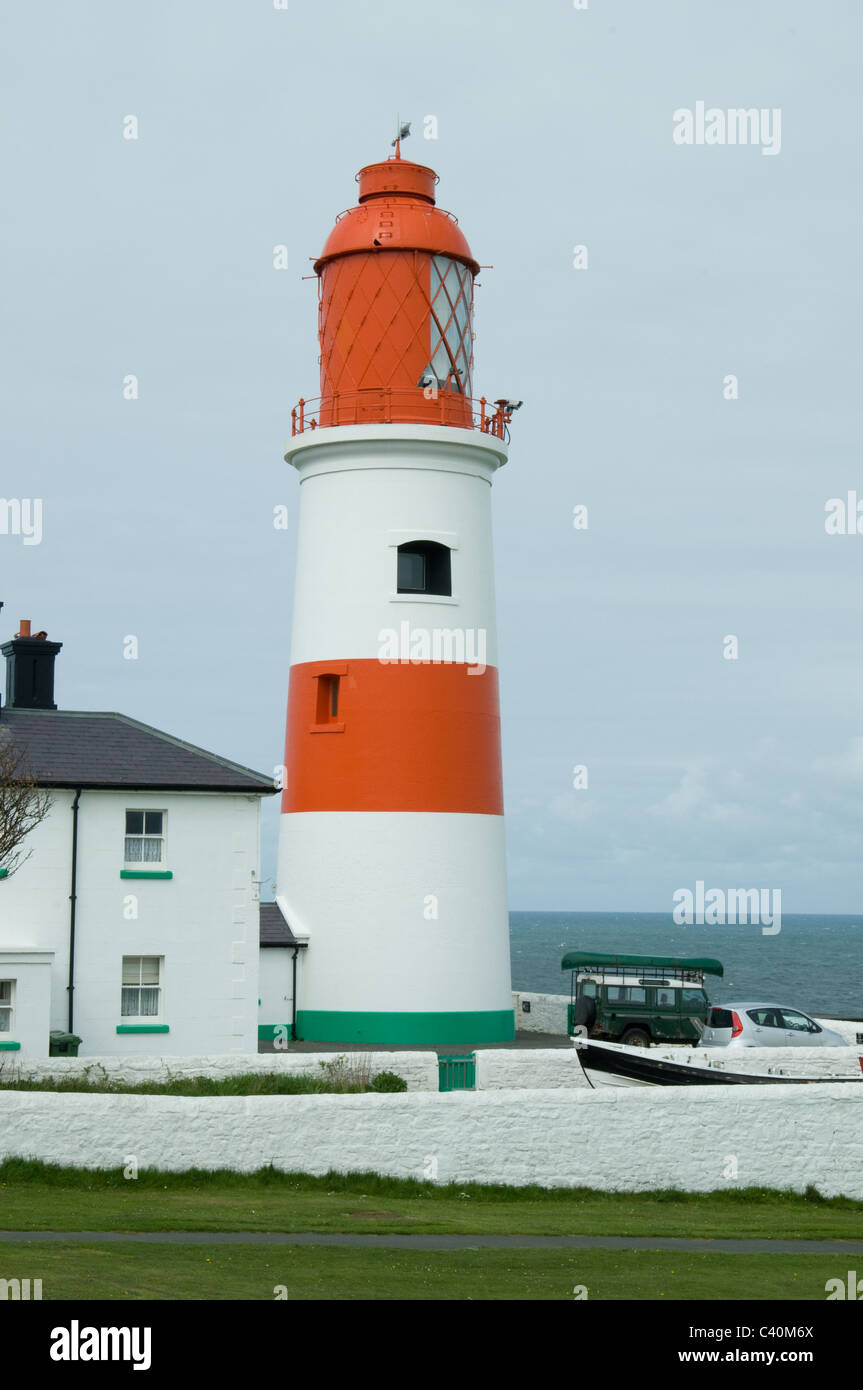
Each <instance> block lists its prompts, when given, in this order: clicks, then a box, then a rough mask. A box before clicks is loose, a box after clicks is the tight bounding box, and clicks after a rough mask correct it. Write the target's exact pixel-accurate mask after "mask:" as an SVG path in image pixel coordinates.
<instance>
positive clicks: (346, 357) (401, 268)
mask: <svg viewBox="0 0 863 1390" xmlns="http://www.w3.org/2000/svg"><path fill="white" fill-rule="evenodd" d="M357 182H358V184H359V190H360V191H359V202H358V204H357V206H356V207H352V208H348V210H347V211H346V212H343V213H341V214H340V215H339V216H338V217H337V218H336V224H335V226H334V227H333V230H332V231H331V233H330V235H329V237H328V238H327V242H326V245H325V246H324V249H323V251H322V252H321V255H320V257H319V258H318V260H316V261H315V271H316V273H317V275H318V284H319V314H318V337H319V341H320V350H321V358H320V361H321V397H320V401H319V402H316V403H312V402H305V401H301V402H300V404H299V406H298V408H297V410H295V412H294V415H293V432H294V433H295V434H296V433H299V432H302V431H303V430H305V429H308V428H316V427H319V426H320V427H326V426H331V425H358V424H380V423H390V422H392V423H415V424H436V425H455V426H460V427H461V428H463V429H472V428H475V427H476V428H479V429H482V430H485V431H487V432H489V433H493V434H496V435H499V436H502V434H503V428H504V421H505V419H508V418H509V417H508V412H505V411H504V408H503V403H498V408H497V409H496V410H495V408H494V407H492V408H491V409H490V410H487V409H486V403H485V400H484V399H483V400H481V401H477V402H474V401H473V400H472V382H471V375H472V370H473V336H474V335H473V282H474V276H475V275H476V274H477V273H478V271H479V265H478V264H477V262H476V260H475V259H474V256H473V253H472V252H471V249H470V247H469V246H468V244H467V241H466V239H465V236H464V234H463V232H462V231H461V229H460V228H459V225H458V222H457V220H456V218H455V217H454V216H453V214H452V213H450V212H445V211H444V210H443V209H442V208H439V207H437V206H436V204H435V185H436V184H437V182H438V178H437V174H436V173H435V172H434V170H433V169H429V168H427V167H426V166H425V165H423V164H412V163H411V162H410V161H408V160H404V159H402V158H401V154H400V149H399V147H398V145H397V146H396V153H395V155H394V156H393V157H392V158H390V159H387V160H384V161H383V162H382V163H379V164H368V165H366V167H365V168H364V169H361V170H360V172H359V173H358V174H357Z"/></svg>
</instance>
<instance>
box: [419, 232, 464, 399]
mask: <svg viewBox="0 0 863 1390" xmlns="http://www.w3.org/2000/svg"><path fill="white" fill-rule="evenodd" d="M429 293H430V300H431V310H432V312H431V345H430V346H431V351H430V356H429V367H428V372H429V374H430V375H431V376H432V377H434V379H435V380H436V382H437V384H438V386H439V387H440V388H441V389H442V390H445V391H456V392H458V393H459V394H460V395H462V396H469V395H470V394H471V382H470V369H471V356H472V348H473V332H472V323H471V318H472V307H473V276H472V274H471V272H470V270H469V269H468V267H467V266H466V265H462V264H461V262H460V261H453V260H451V259H450V258H449V257H448V256H432V258H431V277H430V285H429Z"/></svg>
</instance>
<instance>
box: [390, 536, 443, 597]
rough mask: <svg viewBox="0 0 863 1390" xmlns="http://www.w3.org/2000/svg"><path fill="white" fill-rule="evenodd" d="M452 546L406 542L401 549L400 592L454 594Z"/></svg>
mask: <svg viewBox="0 0 863 1390" xmlns="http://www.w3.org/2000/svg"><path fill="white" fill-rule="evenodd" d="M451 554H452V552H451V551H450V548H449V546H447V545H440V544H439V542H438V541H407V542H406V543H405V544H404V545H400V546H399V549H398V580H397V590H398V592H399V593H400V594H441V595H446V596H451V595H452V560H451Z"/></svg>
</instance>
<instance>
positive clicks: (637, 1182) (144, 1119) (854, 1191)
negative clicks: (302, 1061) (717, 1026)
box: [0, 1083, 863, 1200]
mask: <svg viewBox="0 0 863 1390" xmlns="http://www.w3.org/2000/svg"><path fill="white" fill-rule="evenodd" d="M10 1156H19V1157H30V1158H38V1159H42V1160H44V1161H46V1162H51V1163H60V1164H74V1165H78V1166H81V1167H111V1168H116V1167H118V1166H121V1165H123V1164H125V1163H127V1162H128V1161H129V1158H130V1156H134V1158H135V1159H136V1161H137V1162H138V1164H139V1165H140V1166H141V1167H144V1166H147V1167H156V1168H163V1169H168V1170H173V1171H182V1170H184V1169H187V1168H192V1167H200V1168H207V1169H213V1168H221V1167H225V1168H233V1169H237V1170H239V1171H242V1172H249V1171H253V1170H255V1169H257V1168H259V1167H261V1166H263V1165H265V1164H269V1163H272V1164H274V1165H275V1166H277V1167H279V1168H281V1169H283V1170H286V1171H291V1170H293V1171H303V1172H307V1173H312V1174H323V1173H326V1172H327V1171H329V1170H330V1169H335V1170H339V1171H342V1172H362V1171H367V1170H373V1171H375V1172H378V1173H383V1174H388V1175H390V1176H393V1177H403V1178H406V1177H413V1178H421V1177H424V1176H427V1175H428V1174H429V1172H433V1173H434V1174H435V1176H436V1179H437V1181H439V1182H450V1181H458V1182H468V1181H476V1182H487V1183H511V1184H524V1183H539V1184H541V1185H542V1186H545V1187H574V1186H581V1185H583V1186H586V1187H592V1188H598V1189H602V1190H605V1191H639V1190H650V1189H655V1188H668V1187H674V1188H679V1189H684V1190H687V1191H712V1190H715V1189H717V1188H719V1189H721V1188H723V1187H746V1186H751V1185H756V1184H757V1185H763V1186H769V1187H779V1188H790V1189H794V1190H796V1191H802V1190H803V1189H804V1188H805V1187H806V1186H808V1185H809V1184H812V1185H813V1186H815V1187H817V1188H818V1190H819V1191H820V1192H822V1193H824V1194H825V1195H827V1196H835V1195H840V1194H841V1195H844V1196H848V1197H853V1198H856V1199H857V1200H863V1162H861V1157H863V1087H859V1088H858V1087H856V1086H850V1085H843V1084H842V1083H834V1084H832V1085H831V1084H829V1083H826V1084H825V1085H823V1086H818V1087H795V1086H782V1085H779V1086H771V1087H769V1088H764V1087H754V1086H753V1087H748V1086H735V1087H729V1088H728V1090H727V1091H726V1090H725V1089H724V1088H723V1089H722V1090H721V1091H720V1092H719V1093H718V1094H717V1089H716V1088H707V1087H687V1088H685V1089H678V1088H671V1087H669V1088H668V1089H662V1090H658V1089H649V1090H648V1089H645V1090H628V1091H623V1090H606V1091H580V1090H565V1089H556V1090H543V1091H530V1090H524V1091H477V1092H474V1093H470V1092H450V1093H447V1094H442V1095H441V1094H435V1095H431V1094H421V1093H414V1094H409V1095H382V1096H377V1095H362V1096H347V1095H345V1096H260V1097H256V1096H251V1097H233V1096H230V1097H224V1098H222V1097H216V1098H212V1099H203V1100H194V1099H184V1098H181V1097H161V1096H133V1095H127V1096H83V1095H73V1094H60V1095H57V1094H53V1095H52V1094H43V1093H34V1092H16V1091H6V1092H0V1157H4V1158H5V1157H10ZM728 1174H733V1176H727V1175H728Z"/></svg>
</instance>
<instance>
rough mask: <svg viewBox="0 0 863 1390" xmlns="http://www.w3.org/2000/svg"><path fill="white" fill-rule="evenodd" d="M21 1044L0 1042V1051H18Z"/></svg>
mask: <svg viewBox="0 0 863 1390" xmlns="http://www.w3.org/2000/svg"><path fill="white" fill-rule="evenodd" d="M20 1051H21V1044H20V1043H16V1042H0V1052H20Z"/></svg>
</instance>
